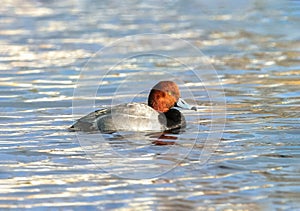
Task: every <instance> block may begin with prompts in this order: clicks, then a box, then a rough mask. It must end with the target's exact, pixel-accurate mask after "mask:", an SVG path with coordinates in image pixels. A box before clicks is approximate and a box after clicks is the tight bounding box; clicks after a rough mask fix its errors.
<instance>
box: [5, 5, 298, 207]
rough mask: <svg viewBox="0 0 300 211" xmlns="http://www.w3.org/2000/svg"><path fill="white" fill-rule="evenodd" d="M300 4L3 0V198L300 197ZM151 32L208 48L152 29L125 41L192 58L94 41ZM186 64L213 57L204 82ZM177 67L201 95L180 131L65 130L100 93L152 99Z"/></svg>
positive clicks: (183, 81)
mask: <svg viewBox="0 0 300 211" xmlns="http://www.w3.org/2000/svg"><path fill="white" fill-rule="evenodd" d="M299 9H300V2H299V1H295V0H294V1H293V0H290V1H275V0H264V1H254V0H253V1H244V2H243V3H241V2H240V3H237V2H234V1H228V2H227V3H226V4H225V3H224V2H223V1H218V0H216V1H213V2H212V3H207V1H202V0H200V1H167V0H166V1H131V3H122V2H121V3H120V2H118V1H101V2H98V1H93V0H86V1H80V0H74V1H72V0H68V1H44V0H40V1H30V0H25V1H24V0H23V1H20V0H15V1H12V0H4V1H1V7H0V44H1V50H0V60H1V62H0V76H1V77H0V102H1V104H0V105H1V107H0V114H1V116H0V125H1V127H0V134H1V137H0V149H1V150H0V158H1V162H0V165H1V172H0V178H1V180H0V187H1V193H0V208H1V209H9V208H12V209H13V208H16V209H17V208H19V209H24V208H32V209H36V210H40V209H54V210H56V209H58V210H60V209H62V210H69V209H71V210H79V209H90V210H108V209H120V210H125V209H128V210H134V209H139V210H174V209H177V210H193V209H195V210H299V209H300V203H299V198H300V165H299V163H300V153H299V152H300V144H299V137H300V130H299V129H300V123H299V118H300V115H299V105H300V97H299V96H300V53H299V49H300V37H299V34H300V33H299V32H300V30H299V22H300V12H299V11H300V10H299ZM143 33H157V34H168V35H169V36H170V40H173V39H176V38H182V39H185V40H187V41H189V42H190V44H191V45H194V46H196V47H198V48H199V49H200V50H201V51H202V53H203V54H204V55H206V56H207V59H208V61H207V60H205V61H204V60H201V61H202V63H198V61H199V60H197V58H195V57H193V56H191V55H192V54H191V51H190V49H188V48H186V47H184V46H182V45H181V44H180V42H179V43H178V42H174V43H173V44H172V43H171V44H170V43H167V45H163V44H164V43H163V42H159V43H157V42H154V44H155V45H153V42H152V44H151V43H150V44H149V39H145V40H143V41H141V40H139V41H141V42H140V43H138V44H139V45H138V47H134V45H133V44H132V42H127V44H128V43H129V45H125V46H126V47H127V48H124V51H125V52H127V53H128V52H130V53H131V52H140V53H147V52H149V46H150V47H151V49H153V47H155V48H158V49H160V53H161V54H167V53H171V55H173V56H174V57H176V58H177V59H180V61H179V60H176V59H174V58H173V57H165V56H162V55H159V56H158V55H153V54H147V55H143V56H134V57H131V58H127V59H126V60H122V61H120V59H121V58H122V55H123V53H124V52H121V51H116V50H113V51H111V52H108V53H107V51H106V53H107V54H106V55H105V57H101V55H99V54H97V55H94V54H95V53H96V52H97V51H98V50H99V49H101V48H102V47H104V46H106V45H107V44H108V43H111V42H115V41H117V40H118V39H120V38H124V37H125V36H129V35H135V34H143ZM155 36H156V37H157V36H158V35H153V36H152V37H155ZM150 40H151V39H150ZM135 44H136V43H135ZM158 44H159V45H158ZM93 55H94V56H93ZM199 55H200V54H199ZM90 58H92V59H91V60H90V62H89V63H88V64H87V61H88V60H89V59H90ZM99 59H101V60H99ZM116 64H117V65H116ZM186 64H188V65H190V64H192V65H193V67H194V68H195V69H197V70H199V71H200V72H201V70H202V72H201V79H202V82H201V83H199V81H198V80H197V78H195V76H194V75H193V74H192V71H190V70H189V68H188V67H187V66H185V65H186ZM210 64H212V65H213V66H214V68H215V69H216V70H217V73H218V79H219V80H220V82H221V84H222V86H223V87H221V86H218V84H217V83H216V78H214V77H213V76H212V69H210V67H211V66H210ZM113 65H116V66H113ZM108 69H110V72H108V73H107V74H106V75H105V73H106V72H105V70H108ZM84 71H85V72H84ZM170 73H171V74H170ZM103 77H104V79H103V80H101V78H103ZM169 78H171V79H173V80H175V81H177V82H178V83H179V85H180V87H181V89H182V90H183V93H182V95H183V97H184V98H186V99H187V101H189V102H190V103H193V104H197V106H198V108H199V109H198V112H194V111H184V114H185V116H186V118H187V121H188V127H187V128H186V129H185V130H184V131H182V132H181V133H179V134H164V135H163V136H162V134H132V133H122V134H107V135H104V136H102V135H100V134H86V133H78V134H76V133H71V132H69V131H68V130H67V128H68V127H69V126H70V125H71V124H72V123H73V121H74V120H75V119H76V118H78V117H79V116H81V115H83V114H86V113H88V112H90V111H93V110H94V109H95V107H97V108H98V107H107V106H109V105H110V104H111V103H119V102H125V101H127V100H128V101H131V100H134V101H137V102H144V101H146V97H147V92H148V90H147V89H146V88H147V87H148V88H151V86H152V85H153V84H155V83H156V82H157V81H158V80H161V79H169ZM81 81H84V83H83V85H84V86H82V87H83V88H82V87H81V86H80V85H82V84H81V83H80V82H81ZM128 85H130V86H128ZM95 87H96V88H95ZM119 87H121V88H122V89H120V90H119V89H118V88H119ZM79 88H81V92H80V95H76V93H77V92H76V90H79ZM74 89H75V92H74ZM135 90H137V91H136V92H135ZM223 92H224V94H225V99H226V125H225V128H224V131H222V130H221V129H222V128H223V124H222V120H223V118H222V114H223V112H225V110H223V109H224V105H223V104H221V103H222V94H223ZM210 93H213V94H214V98H213V99H211V98H210ZM73 94H75V97H77V98H73ZM77 94H78V93H77ZM72 100H74V101H73V104H74V102H75V103H76V102H86V104H85V103H83V104H80V106H77V107H76V108H75V109H74V108H73V109H72ZM94 104H95V107H94ZM212 108H214V109H215V112H216V113H215V115H212ZM73 113H74V115H73ZM212 124H213V125H215V126H216V128H214V129H216V130H213V131H212V130H211V125H212ZM218 130H219V131H218ZM222 132H223V133H222ZM212 133H213V134H216V133H217V134H221V133H222V134H221V135H222V137H221V139H220V142H219V139H217V137H216V139H208V137H209V134H212ZM98 140H104V141H98ZM97 141H98V142H97ZM158 141H163V143H165V142H168V143H173V144H171V145H160V144H159V143H160V142H158ZM155 143H156V144H155ZM157 143H158V144H157ZM217 145H218V146H217ZM216 146H217V148H216ZM213 150H214V152H212V153H210V152H211V151H213ZM205 152H206V153H207V152H208V154H205ZM114 153H117V154H114ZM201 153H202V154H201ZM116 155H117V156H116ZM201 155H202V156H204V157H201ZM208 156H210V159H209V160H208V162H205V161H206V158H208ZM101 168H102V169H101ZM173 168H174V169H173ZM163 173H164V174H163ZM134 178H139V179H134Z"/></svg>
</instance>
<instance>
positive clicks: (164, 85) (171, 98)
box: [148, 81, 196, 112]
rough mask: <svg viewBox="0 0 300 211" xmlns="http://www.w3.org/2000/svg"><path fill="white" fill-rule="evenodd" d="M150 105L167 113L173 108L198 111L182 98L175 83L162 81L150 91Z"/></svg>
mask: <svg viewBox="0 0 300 211" xmlns="http://www.w3.org/2000/svg"><path fill="white" fill-rule="evenodd" d="M148 105H149V106H150V107H152V108H153V109H155V110H157V111H160V112H167V111H168V110H170V108H172V107H180V108H185V109H192V110H196V108H195V107H192V106H190V105H189V104H187V103H186V102H185V101H184V100H182V99H181V98H180V91H179V88H178V86H177V84H176V83H174V82H173V81H160V82H159V83H158V84H156V85H155V86H154V87H153V88H152V89H151V91H150V94H149V97H148Z"/></svg>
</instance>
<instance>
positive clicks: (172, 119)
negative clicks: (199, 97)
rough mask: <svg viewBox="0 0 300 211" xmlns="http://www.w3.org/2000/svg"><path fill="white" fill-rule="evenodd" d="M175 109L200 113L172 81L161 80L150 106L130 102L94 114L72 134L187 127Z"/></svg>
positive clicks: (153, 92) (151, 95)
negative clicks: (184, 97) (188, 102)
mask: <svg viewBox="0 0 300 211" xmlns="http://www.w3.org/2000/svg"><path fill="white" fill-rule="evenodd" d="M174 107H181V108H185V109H191V110H196V108H195V107H191V106H190V105H188V104H187V103H186V102H185V101H184V100H182V99H181V98H180V92H179V88H178V86H177V84H176V83H174V82H172V81H160V82H159V83H157V84H156V85H155V86H154V87H153V88H152V90H151V91H150V94H149V97H148V105H146V104H144V103H127V104H122V105H117V106H113V107H111V108H105V109H100V110H97V111H95V112H92V113H90V114H88V115H86V116H84V117H82V118H80V119H79V120H77V122H76V123H75V124H73V125H72V126H71V127H70V128H69V129H70V131H86V132H88V131H100V132H102V133H112V132H116V131H141V132H142V131H144V132H146V131H169V130H173V129H179V128H182V127H185V118H184V116H183V115H182V114H181V112H180V111H179V110H177V109H176V108H174Z"/></svg>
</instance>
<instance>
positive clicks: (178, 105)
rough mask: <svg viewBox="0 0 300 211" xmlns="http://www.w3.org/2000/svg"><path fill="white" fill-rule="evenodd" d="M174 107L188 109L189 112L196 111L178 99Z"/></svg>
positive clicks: (193, 107)
mask: <svg viewBox="0 0 300 211" xmlns="http://www.w3.org/2000/svg"><path fill="white" fill-rule="evenodd" d="M175 106H177V107H179V108H184V109H189V110H194V111H197V108H196V107H195V106H191V105H189V104H188V103H187V102H185V101H184V100H183V99H181V98H179V99H178V101H177V103H176V104H175Z"/></svg>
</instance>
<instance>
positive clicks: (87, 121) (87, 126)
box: [69, 108, 110, 132]
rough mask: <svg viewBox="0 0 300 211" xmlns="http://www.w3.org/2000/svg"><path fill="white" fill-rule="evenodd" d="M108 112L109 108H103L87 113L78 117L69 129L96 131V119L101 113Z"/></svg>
mask: <svg viewBox="0 0 300 211" xmlns="http://www.w3.org/2000/svg"><path fill="white" fill-rule="evenodd" d="M107 113H110V109H108V108H104V109H100V110H96V111H94V112H91V113H89V114H88V115H86V116H84V117H81V118H80V119H78V120H77V121H76V122H75V123H74V124H73V125H72V126H71V127H69V131H85V132H91V131H98V130H99V129H98V126H97V119H98V118H99V117H101V116H103V115H106V114H107Z"/></svg>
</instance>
